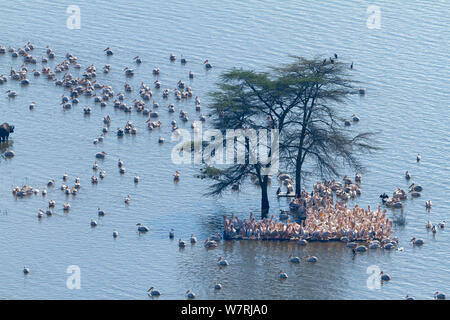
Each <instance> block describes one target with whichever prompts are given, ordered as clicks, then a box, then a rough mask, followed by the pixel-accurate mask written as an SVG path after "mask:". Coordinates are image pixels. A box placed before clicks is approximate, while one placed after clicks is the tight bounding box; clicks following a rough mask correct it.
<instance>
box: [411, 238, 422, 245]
mask: <svg viewBox="0 0 450 320" xmlns="http://www.w3.org/2000/svg"><path fill="white" fill-rule="evenodd" d="M410 242H412V243H413V244H414V245H418V246H420V245H422V244H424V241H423V239H416V238H412V239H411V240H410Z"/></svg>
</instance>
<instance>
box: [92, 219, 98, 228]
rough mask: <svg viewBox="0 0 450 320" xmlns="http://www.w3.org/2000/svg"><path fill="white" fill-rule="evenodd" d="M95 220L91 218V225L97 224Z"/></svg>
mask: <svg viewBox="0 0 450 320" xmlns="http://www.w3.org/2000/svg"><path fill="white" fill-rule="evenodd" d="M97 224H98V223H97V221H95V220H94V219H91V227H96V226H97Z"/></svg>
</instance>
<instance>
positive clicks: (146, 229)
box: [136, 223, 150, 232]
mask: <svg viewBox="0 0 450 320" xmlns="http://www.w3.org/2000/svg"><path fill="white" fill-rule="evenodd" d="M136 225H137V226H138V231H139V232H148V231H150V228H149V227H147V226H144V225H142V224H140V223H137V224H136Z"/></svg>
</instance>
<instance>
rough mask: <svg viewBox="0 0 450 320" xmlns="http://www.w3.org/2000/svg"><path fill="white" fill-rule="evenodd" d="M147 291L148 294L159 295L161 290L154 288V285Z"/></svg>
mask: <svg viewBox="0 0 450 320" xmlns="http://www.w3.org/2000/svg"><path fill="white" fill-rule="evenodd" d="M147 292H150V293H149V294H148V295H149V296H152V297H159V296H160V295H161V292H159V291H158V290H156V289H155V288H154V287H151V288H150V289H148V290H147Z"/></svg>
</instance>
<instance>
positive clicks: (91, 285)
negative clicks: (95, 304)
mask: <svg viewBox="0 0 450 320" xmlns="http://www.w3.org/2000/svg"><path fill="white" fill-rule="evenodd" d="M71 4H73V3H72V1H57V2H55V1H2V3H1V10H0V27H1V33H0V44H1V45H3V46H5V47H8V46H13V47H15V48H18V47H21V46H23V45H24V44H25V43H26V42H27V41H32V43H33V44H34V45H35V46H36V47H37V48H36V49H35V51H34V52H33V55H34V56H37V57H41V56H42V55H44V51H45V46H46V45H47V44H49V45H50V46H51V47H52V48H53V49H54V51H55V53H56V56H57V58H56V59H55V61H53V62H50V63H49V65H50V66H54V65H55V64H56V63H58V62H60V61H62V60H63V59H64V56H65V54H66V53H67V52H70V53H72V54H73V55H75V56H76V57H78V61H79V63H80V64H81V65H82V66H83V68H84V67H86V66H87V65H90V64H95V65H96V66H97V69H98V71H99V72H98V81H99V82H101V83H105V84H108V85H112V86H113V89H114V90H115V92H116V93H117V92H119V91H123V84H124V83H125V77H124V75H123V72H122V71H121V70H122V69H123V68H124V67H126V66H129V67H133V68H135V69H136V72H135V76H134V77H133V78H132V79H128V80H127V82H128V83H129V84H131V85H132V86H133V87H134V88H135V91H133V92H132V93H129V94H126V101H127V102H128V103H131V101H132V100H133V99H134V98H137V92H136V90H137V88H138V87H139V85H140V83H141V81H144V82H145V83H147V84H148V85H151V84H152V82H153V81H154V76H153V75H152V73H151V70H152V69H153V67H155V66H159V67H160V68H161V76H160V77H159V79H160V81H161V82H162V83H163V87H168V88H174V87H175V86H176V83H177V81H178V80H180V79H182V80H184V81H186V82H187V83H189V85H191V86H192V88H193V91H194V95H198V96H200V98H201V99H202V106H203V109H204V110H203V111H204V112H206V109H205V108H206V105H207V96H206V93H207V92H208V91H210V90H212V89H214V83H215V82H217V80H218V76H219V74H220V73H221V72H222V71H224V70H226V69H228V68H231V67H234V66H242V67H244V68H251V69H257V70H264V69H265V68H267V67H268V66H271V65H277V64H280V63H285V62H288V61H289V58H288V55H290V54H294V55H303V56H307V57H311V56H314V55H324V56H325V57H329V56H332V55H333V54H334V53H335V52H336V53H338V55H339V57H340V59H342V60H345V61H348V62H349V63H350V62H351V61H354V66H355V69H354V71H353V74H354V76H355V79H356V80H359V81H361V82H362V83H363V86H364V87H365V88H366V89H367V94H366V96H365V97H354V98H353V99H352V100H351V101H349V103H348V104H347V105H346V106H345V108H343V109H345V110H344V113H343V115H344V116H347V117H348V116H350V115H351V114H353V113H357V114H358V115H359V116H360V117H361V121H360V123H359V124H357V125H355V126H353V127H352V128H354V129H357V130H359V129H362V130H367V129H369V130H379V131H381V133H380V134H379V135H378V137H377V141H378V143H379V145H380V146H381V147H382V148H383V149H382V150H381V151H378V152H376V153H374V154H371V155H367V156H365V157H364V159H363V162H364V164H365V165H366V167H367V172H366V173H365V174H364V175H363V183H362V192H363V195H362V196H361V198H359V199H358V200H357V201H356V202H357V203H359V204H360V205H363V206H367V205H372V207H376V206H377V204H378V202H379V198H378V195H379V194H380V193H383V192H389V193H392V191H393V190H394V189H395V188H396V187H401V188H404V189H406V188H407V186H408V184H407V182H406V181H405V179H404V177H403V175H404V172H405V170H409V172H410V173H411V175H412V176H413V179H412V181H414V182H416V183H420V184H421V185H422V186H423V187H424V191H423V193H422V197H421V198H419V199H415V200H408V201H406V203H405V208H404V210H403V212H402V213H401V212H400V211H397V212H392V211H389V215H390V216H391V217H392V218H394V215H395V216H400V215H401V214H403V216H404V217H405V218H406V224H405V225H403V226H395V235H396V236H398V237H399V238H400V247H404V251H392V252H385V251H381V250H375V251H370V252H367V253H363V254H359V255H358V256H357V257H356V258H355V259H352V254H351V252H350V251H349V249H348V248H345V247H344V246H343V245H341V244H338V243H328V244H326V243H311V244H310V245H308V246H306V247H299V246H297V245H296V244H295V243H274V242H264V243H261V242H258V243H257V242H225V243H224V242H221V243H220V245H219V247H218V248H217V249H215V250H212V251H207V250H206V249H205V248H204V247H203V246H202V244H201V243H199V244H197V245H194V246H191V245H188V246H187V247H186V248H185V249H184V250H179V249H178V245H177V239H178V238H180V237H181V238H183V239H185V240H188V238H189V236H190V234H191V233H194V234H195V235H196V236H197V238H198V239H199V240H202V239H205V238H206V237H208V236H209V235H210V234H212V233H216V232H221V231H222V230H223V225H222V215H223V214H231V213H235V214H236V215H239V216H240V217H247V216H248V214H249V212H250V211H253V212H258V210H259V201H260V198H259V190H258V189H257V188H256V187H254V186H253V185H251V184H249V185H245V186H243V187H242V191H241V192H240V193H228V194H226V195H224V196H223V197H221V198H218V199H214V198H207V197H204V196H203V193H204V192H205V191H207V186H208V184H207V182H206V181H204V180H199V179H196V178H194V174H195V173H197V172H198V169H199V167H198V166H188V165H184V166H177V165H175V164H173V163H172V162H171V160H170V152H171V150H172V147H173V145H174V144H173V143H171V142H170V126H169V123H170V120H171V119H172V118H175V119H177V120H178V114H177V113H176V114H175V115H170V114H169V113H167V112H166V108H167V105H168V104H169V103H170V102H174V103H175V104H176V110H177V111H178V110H180V109H184V110H186V111H188V113H189V115H190V118H191V119H194V118H195V119H196V120H197V117H198V114H197V113H196V112H195V105H194V100H193V99H192V100H188V101H185V102H175V101H173V96H172V95H171V96H170V99H169V100H168V101H163V100H162V97H161V95H160V93H157V91H156V90H154V93H156V94H155V96H154V97H155V100H156V101H159V102H160V104H161V107H160V110H159V113H160V120H161V121H162V122H163V128H161V131H160V132H159V131H158V130H156V131H154V132H149V131H148V130H147V129H146V126H145V123H144V121H145V120H144V118H143V116H142V115H140V114H136V113H135V112H133V113H131V114H125V113H123V112H121V111H116V110H114V108H113V107H112V102H109V103H108V106H107V107H106V108H103V109H101V108H100V107H99V106H98V105H94V103H93V99H90V100H88V99H87V98H86V97H84V96H83V97H81V103H80V104H79V105H78V106H75V107H74V108H72V110H69V111H63V110H62V107H61V106H60V97H61V94H62V93H63V89H62V88H60V87H56V86H55V85H54V84H53V83H51V82H49V81H47V80H46V79H45V78H44V77H43V76H41V77H40V78H34V77H33V76H32V74H30V75H29V78H30V81H31V84H30V85H29V86H28V87H20V85H19V84H18V83H17V82H15V81H8V82H7V83H6V84H3V85H1V86H0V92H1V94H0V123H2V122H5V121H6V122H9V123H12V124H14V125H15V126H16V132H15V133H14V134H13V135H12V136H11V138H12V141H11V143H13V145H12V146H11V149H13V150H14V151H15V153H16V157H15V158H13V159H11V160H5V159H2V158H0V212H1V214H0V298H4V299H74V298H76V299H149V298H148V296H147V293H146V290H147V289H148V288H149V287H150V286H155V287H156V288H158V289H159V290H161V292H162V293H163V295H162V296H161V297H160V299H183V298H184V293H185V292H186V290H188V289H191V290H193V291H194V292H195V293H196V294H197V297H198V298H200V299H266V298H267V299H403V298H404V296H405V295H406V294H409V295H412V296H414V297H415V298H420V299H430V298H432V297H433V293H434V292H435V291H441V292H447V293H448V294H450V263H449V261H450V250H449V248H450V245H449V243H450V233H449V231H448V230H447V229H444V230H438V232H437V234H436V235H435V236H433V235H432V234H431V232H427V230H426V229H425V223H426V222H427V220H431V221H432V222H433V223H438V222H439V221H442V220H446V219H447V220H450V219H449V213H450V200H449V196H448V195H449V192H450V187H449V178H450V171H449V162H450V137H449V129H450V125H449V119H450V107H449V103H450V97H449V92H450V85H449V81H448V75H449V71H450V70H449V66H450V58H449V54H448V52H449V46H448V43H449V41H450V29H449V28H448V26H449V23H450V21H449V20H450V18H449V15H448V12H449V11H450V3H449V2H446V1H377V2H376V4H377V5H378V6H379V7H380V9H381V28H380V29H369V28H368V27H367V26H366V20H367V18H368V14H367V13H366V10H367V7H368V6H369V5H371V4H373V3H372V1H352V2H351V3H350V2H348V1H315V2H311V1H283V2H280V1H272V0H270V1H231V0H230V1H171V2H161V1H152V2H149V1H114V4H112V2H111V1H86V2H85V3H83V4H80V2H78V5H79V6H80V9H81V29H80V30H70V29H68V28H66V19H67V17H68V14H66V8H67V7H68V6H69V5H71ZM108 46H109V47H111V48H112V50H113V51H114V56H112V57H106V56H105V55H104V52H103V49H105V48H106V47H108ZM171 52H173V53H175V54H176V55H177V56H178V58H179V57H180V56H181V54H183V55H184V56H185V57H186V58H187V59H188V61H189V62H188V64H186V65H185V66H182V65H181V64H180V62H179V60H177V62H175V63H170V62H169V54H170V53H171ZM137 55H140V56H141V57H142V59H143V63H142V64H141V65H139V66H136V65H135V64H134V62H133V60H132V59H133V57H135V56H137ZM205 59H209V60H210V62H211V63H212V64H213V65H214V68H213V69H212V70H211V71H209V72H206V71H205V69H204V67H203V65H202V62H203V60H205ZM107 63H108V64H111V66H112V71H111V73H110V74H108V75H103V73H102V72H101V68H102V67H103V65H105V64H107ZM21 64H22V58H18V59H13V58H11V55H10V54H5V55H1V56H0V74H8V73H9V69H10V66H14V67H15V68H16V69H17V68H18V67H20V65H21ZM29 68H31V70H32V69H33V67H32V66H30V67H29ZM38 68H39V69H40V68H41V64H40V62H39V63H38ZM189 70H192V71H193V72H194V73H195V74H196V77H195V79H194V80H192V81H189V79H188V72H189ZM81 72H82V71H76V70H73V69H72V68H71V70H70V73H72V74H73V75H74V76H77V75H78V74H80V73H81ZM60 77H61V75H59V76H58V78H60ZM8 89H14V90H16V91H17V92H18V94H19V95H18V97H17V98H15V99H11V100H9V99H8V98H7V96H6V94H5V93H4V92H5V91H6V90H8ZM66 94H67V92H66ZM31 101H35V102H36V108H35V110H34V111H30V110H29V109H28V105H29V104H30V103H31ZM85 105H89V106H91V107H92V108H93V111H92V114H91V115H90V116H88V117H86V116H84V114H83V111H82V108H83V107H84V106H85ZM106 114H109V115H111V117H112V124H111V128H112V129H115V128H117V127H119V126H120V127H123V126H124V124H125V123H126V121H127V120H132V121H133V122H134V123H135V125H136V126H137V128H138V134H137V135H136V136H125V137H123V138H122V139H118V138H117V137H116V136H115V134H114V133H109V134H107V135H106V138H105V140H104V142H103V143H100V144H98V145H94V144H93V143H92V141H93V139H94V138H95V137H97V136H98V135H99V134H100V133H101V128H102V126H103V124H102V121H101V119H102V117H103V116H105V115H106ZM179 122H180V121H179ZM189 126H190V124H187V125H186V128H189ZM159 135H162V136H163V137H165V138H166V141H168V142H166V143H165V144H163V145H159V144H158V137H159ZM2 151H3V150H2ZM99 151H106V152H107V153H108V156H107V158H106V159H105V160H104V161H103V162H100V167H101V168H103V169H105V170H106V172H107V176H106V178H105V179H104V180H103V181H100V182H99V184H98V185H96V186H93V185H91V183H90V181H89V180H90V176H91V175H92V170H91V166H92V163H93V162H94V160H95V158H94V155H95V153H96V152H99ZM419 152H420V153H421V154H422V162H421V163H420V164H417V163H416V161H415V158H416V154H417V153H419ZM118 158H121V159H123V160H124V162H125V166H126V168H127V173H126V174H125V175H120V174H119V172H118V169H117V159H118ZM175 170H180V171H181V174H182V176H181V181H180V182H179V183H178V184H174V183H173V180H172V175H173V173H174V172H175ZM65 172H67V173H68V174H69V182H70V184H71V185H72V184H73V180H74V178H75V177H76V176H79V177H80V178H81V184H82V188H81V190H80V192H79V194H78V195H77V196H76V197H74V198H73V197H70V198H69V199H68V201H69V202H70V204H71V206H72V209H71V211H70V213H64V212H63V211H62V204H63V203H64V202H65V201H66V197H65V195H63V194H62V192H61V191H60V190H59V188H58V187H59V185H60V184H61V177H62V175H63V174H64V173H65ZM136 172H137V173H139V175H140V176H141V178H142V181H141V182H140V183H139V184H137V185H135V184H134V183H133V177H134V173H136ZM343 173H348V174H351V175H353V173H352V172H345V171H343ZM50 178H55V179H56V180H57V187H56V188H53V189H50V190H49V194H48V195H47V197H46V198H43V197H42V196H31V197H28V198H25V199H18V200H16V199H15V198H14V197H13V195H12V194H11V189H12V187H14V186H16V185H22V184H29V185H32V186H39V187H40V188H41V189H42V188H43V187H44V185H45V184H46V182H47V181H48V180H49V179H50ZM314 180H315V179H311V180H310V181H309V182H308V185H307V186H306V187H308V189H309V190H310V186H311V184H312V183H313V182H314ZM277 187H278V185H277V183H274V184H273V185H272V187H271V190H270V194H271V212H272V213H274V214H278V212H279V209H280V208H285V207H286V206H287V202H286V201H285V200H281V201H277V200H276V198H275V191H276V189H277ZM127 194H130V195H131V198H132V200H131V204H130V205H129V206H125V204H124V202H123V200H124V197H125V196H126V195H127ZM49 199H55V200H56V201H57V206H56V210H55V214H54V215H53V216H52V217H44V218H43V219H41V221H38V219H37V213H38V209H39V208H42V209H45V208H46V206H47V202H48V200H49ZM426 200H432V202H433V208H432V210H431V212H430V213H427V212H426V210H425V201H426ZM97 207H101V208H102V209H103V210H104V211H105V212H106V215H105V216H104V217H103V218H100V219H98V221H99V225H98V227H97V228H91V227H90V226H89V222H90V219H91V218H96V219H97ZM138 222H141V223H144V224H146V225H149V226H150V227H151V231H150V232H148V233H147V234H144V235H139V234H138V233H137V230H136V223H138ZM171 228H173V229H175V233H176V234H175V240H170V239H169V237H168V232H169V230H170V229H171ZM114 229H117V230H118V231H119V233H120V235H119V237H118V238H117V239H115V240H114V239H113V237H112V231H113V230H114ZM413 236H416V237H421V238H424V240H425V245H424V246H422V247H413V246H412V245H411V244H410V243H409V242H408V241H409V240H410V239H411V237H413ZM290 253H294V254H296V255H298V256H304V255H307V254H314V255H316V256H317V257H318V258H319V261H318V262H317V263H316V264H304V263H301V264H299V265H291V264H289V262H288V256H289V254H290ZM220 256H223V257H225V258H226V259H227V260H228V261H229V262H230V266H229V267H227V268H224V269H219V267H218V266H217V259H218V257H220ZM24 265H27V266H29V267H30V269H31V273H30V274H29V275H27V276H25V275H24V274H23V273H22V268H23V266H24ZM69 265H78V266H79V267H80V269H81V289H79V290H70V289H68V288H67V287H66V279H67V277H68V274H67V273H66V268H67V267H68V266H69ZM371 265H376V266H378V267H379V268H381V269H382V270H384V271H385V272H387V273H389V274H390V275H391V277H392V281H390V282H389V283H386V284H384V285H382V286H381V288H380V289H375V290H371V289H369V288H368V287H367V285H366V281H367V278H368V276H369V275H368V274H367V273H366V270H367V268H368V267H369V266H371ZM280 269H282V270H284V271H285V272H286V273H287V274H288V275H289V278H288V279H287V280H286V281H284V282H281V281H280V280H279V278H278V272H279V270H280ZM215 281H218V282H220V283H222V285H223V290H221V291H220V292H215V291H214V289H213V286H214V283H215Z"/></svg>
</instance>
